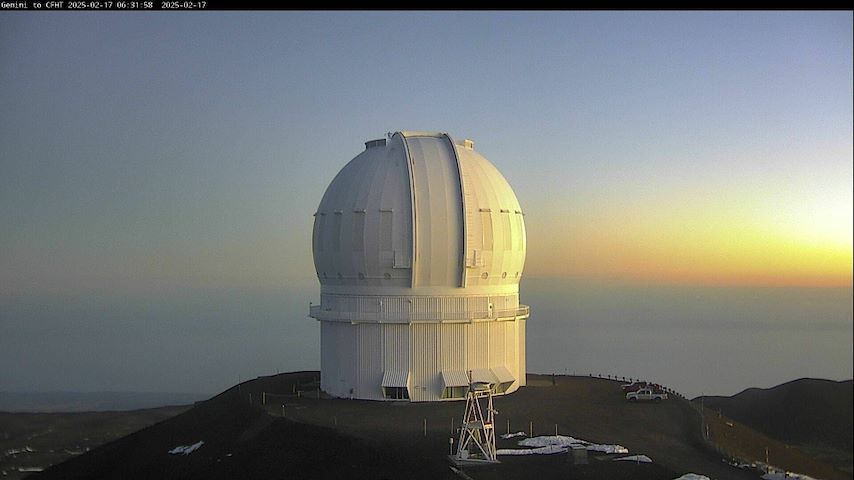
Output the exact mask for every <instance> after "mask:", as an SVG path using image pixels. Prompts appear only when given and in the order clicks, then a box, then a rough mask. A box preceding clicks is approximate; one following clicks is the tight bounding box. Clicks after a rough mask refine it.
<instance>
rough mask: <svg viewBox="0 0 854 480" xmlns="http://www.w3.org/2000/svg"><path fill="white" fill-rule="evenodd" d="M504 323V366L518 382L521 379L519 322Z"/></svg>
mask: <svg viewBox="0 0 854 480" xmlns="http://www.w3.org/2000/svg"><path fill="white" fill-rule="evenodd" d="M503 323H504V328H505V330H504V366H506V367H507V369H508V370H510V373H512V374H513V376H514V377H515V378H516V379H517V380H518V378H519V357H518V352H519V348H518V344H519V329H518V325H519V321H518V320H514V321H512V322H503Z"/></svg>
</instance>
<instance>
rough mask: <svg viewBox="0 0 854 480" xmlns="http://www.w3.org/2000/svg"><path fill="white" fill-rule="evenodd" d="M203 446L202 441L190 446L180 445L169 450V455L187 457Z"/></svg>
mask: <svg viewBox="0 0 854 480" xmlns="http://www.w3.org/2000/svg"><path fill="white" fill-rule="evenodd" d="M204 444H205V442H204V440H199V441H198V442H196V443H194V444H192V445H181V446H179V447H175V448H173V449H172V450H169V453H170V454H172V455H189V454H191V453H193V452H195V451H196V450H198V449H199V448H201V447H202V445H204Z"/></svg>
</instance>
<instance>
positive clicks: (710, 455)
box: [36, 372, 758, 480]
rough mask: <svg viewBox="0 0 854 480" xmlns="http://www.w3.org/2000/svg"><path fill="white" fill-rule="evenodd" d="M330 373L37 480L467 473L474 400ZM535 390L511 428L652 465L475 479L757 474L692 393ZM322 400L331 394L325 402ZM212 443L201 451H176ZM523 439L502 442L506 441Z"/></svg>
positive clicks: (524, 462) (542, 465) (597, 382)
mask: <svg viewBox="0 0 854 480" xmlns="http://www.w3.org/2000/svg"><path fill="white" fill-rule="evenodd" d="M318 378H319V374H318V372H294V373H288V374H281V375H275V376H270V377H259V378H257V379H255V380H250V381H247V382H244V383H242V384H240V385H238V386H235V387H233V388H231V389H229V390H228V391H226V392H223V393H222V394H220V395H218V396H216V397H214V398H212V399H210V400H207V401H205V402H199V403H198V404H197V405H196V406H195V407H194V408H193V409H191V410H189V411H187V412H185V413H183V414H181V415H178V416H176V417H174V418H171V419H169V420H166V421H163V422H161V423H158V424H156V425H153V426H151V427H148V428H146V429H143V430H141V431H139V432H137V433H135V434H132V435H130V436H128V437H125V438H122V439H119V440H117V441H114V442H111V443H109V444H107V445H104V446H102V447H100V448H97V449H94V450H92V451H91V452H89V453H87V454H85V455H80V456H79V457H76V458H73V459H72V460H70V461H68V462H65V463H63V464H60V465H57V466H55V467H53V468H51V469H48V470H47V471H45V472H43V473H42V474H41V475H37V476H36V478H183V479H194V478H199V479H202V478H204V479H218V478H265V479H267V478H335V479H341V478H369V479H370V478H374V479H385V478H388V479H392V478H395V479H397V478H408V479H409V478H411V479H459V478H460V477H458V476H457V475H456V474H455V473H453V472H452V471H451V469H450V468H449V463H448V460H447V455H448V453H449V451H450V445H449V438H450V437H452V436H456V424H457V423H459V422H460V417H461V415H462V413H463V408H464V403H463V402H459V401H454V402H434V403H408V402H375V401H362V400H344V399H331V398H325V396H324V395H321V394H319V392H318V388H317V381H318ZM528 384H529V386H528V387H525V388H522V389H520V390H519V391H518V392H516V393H513V394H511V395H508V396H506V397H496V399H495V408H496V409H497V410H498V412H499V413H498V415H497V417H496V425H497V426H498V432H499V433H505V432H506V431H507V430H508V425H507V424H508V422H509V430H510V431H524V432H526V433H527V432H528V431H529V430H533V434H534V435H553V434H554V433H555V429H557V431H558V433H560V434H562V435H571V436H573V437H576V438H581V439H584V440H588V441H592V442H596V443H616V444H620V445H623V446H625V447H627V448H628V449H629V451H630V453H631V454H643V455H647V456H649V457H651V458H652V460H653V462H654V463H652V464H637V463H632V462H615V461H612V459H613V457H614V456H613V455H612V456H608V455H604V454H593V453H592V452H591V454H590V455H589V463H588V464H586V465H576V464H575V463H574V462H573V461H571V458H570V457H569V456H568V455H566V454H557V455H541V456H526V457H512V458H510V457H500V460H501V463H500V464H497V465H489V466H482V467H476V468H466V469H464V473H465V474H467V475H468V476H469V477H470V478H472V479H474V480H487V479H513V478H520V479H521V478H524V479H530V478H538V479H543V480H545V479H551V478H580V479H597V480H599V479H600V480H606V479H620V478H631V479H641V480H644V479H668V480H670V479H674V478H677V477H679V476H681V475H683V474H685V473H689V472H690V473H697V474H703V475H707V476H709V477H710V478H713V479H716V480H726V479H733V480H737V479H756V478H758V475H757V474H756V473H755V472H747V471H743V470H739V469H737V468H734V467H732V466H729V465H727V464H726V463H724V462H723V461H722V460H721V458H720V456H719V455H718V454H716V453H714V452H712V451H710V450H709V449H708V448H707V447H706V446H705V444H704V443H703V441H702V438H701V436H700V427H699V425H700V424H699V419H698V414H697V412H696V410H694V409H693V408H692V407H691V405H690V404H689V403H688V402H687V401H686V400H684V399H668V400H666V401H664V402H661V403H659V404H651V403H650V404H632V403H628V402H626V401H625V399H624V396H623V394H622V391H621V390H620V386H619V385H620V384H619V383H618V382H616V381H611V380H605V379H599V378H589V377H566V376H557V377H555V384H554V385H553V384H552V377H551V376H536V375H532V376H529V380H528ZM318 397H320V398H318ZM199 441H204V442H205V443H204V445H203V446H202V447H201V448H200V449H198V450H197V451H196V452H193V453H192V454H190V455H187V456H182V455H170V454H169V453H168V451H169V450H171V449H172V448H174V447H176V446H179V445H191V444H193V443H196V442H199ZM515 445H516V442H515V441H514V440H499V445H498V447H499V448H508V447H513V446H515Z"/></svg>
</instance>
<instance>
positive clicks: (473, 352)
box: [466, 322, 489, 369]
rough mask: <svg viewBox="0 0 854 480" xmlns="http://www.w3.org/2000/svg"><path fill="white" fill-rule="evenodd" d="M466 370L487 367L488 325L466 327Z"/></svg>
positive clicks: (479, 324) (468, 325)
mask: <svg viewBox="0 0 854 480" xmlns="http://www.w3.org/2000/svg"><path fill="white" fill-rule="evenodd" d="M466 331H467V332H468V335H467V336H468V338H466V363H467V368H469V369H473V368H488V367H489V323H488V322H481V323H470V324H467V325H466Z"/></svg>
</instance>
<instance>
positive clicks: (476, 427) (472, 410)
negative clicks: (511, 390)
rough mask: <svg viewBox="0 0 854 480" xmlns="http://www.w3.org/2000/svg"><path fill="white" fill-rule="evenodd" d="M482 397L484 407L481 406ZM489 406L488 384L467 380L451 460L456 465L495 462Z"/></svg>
mask: <svg viewBox="0 0 854 480" xmlns="http://www.w3.org/2000/svg"><path fill="white" fill-rule="evenodd" d="M483 400H485V403H486V408H485V413H486V415H484V408H483V406H482V405H481V404H482V403H484V402H483ZM497 413H498V411H497V410H495V409H494V408H493V407H492V385H491V384H490V383H488V382H471V381H470V382H469V390H468V393H467V394H466V413H465V415H464V416H463V423H462V427H461V428H460V441H459V443H458V444H457V454H456V455H454V457H453V460H454V462H455V463H457V464H477V463H498V459H497V458H496V456H495V414H497Z"/></svg>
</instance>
